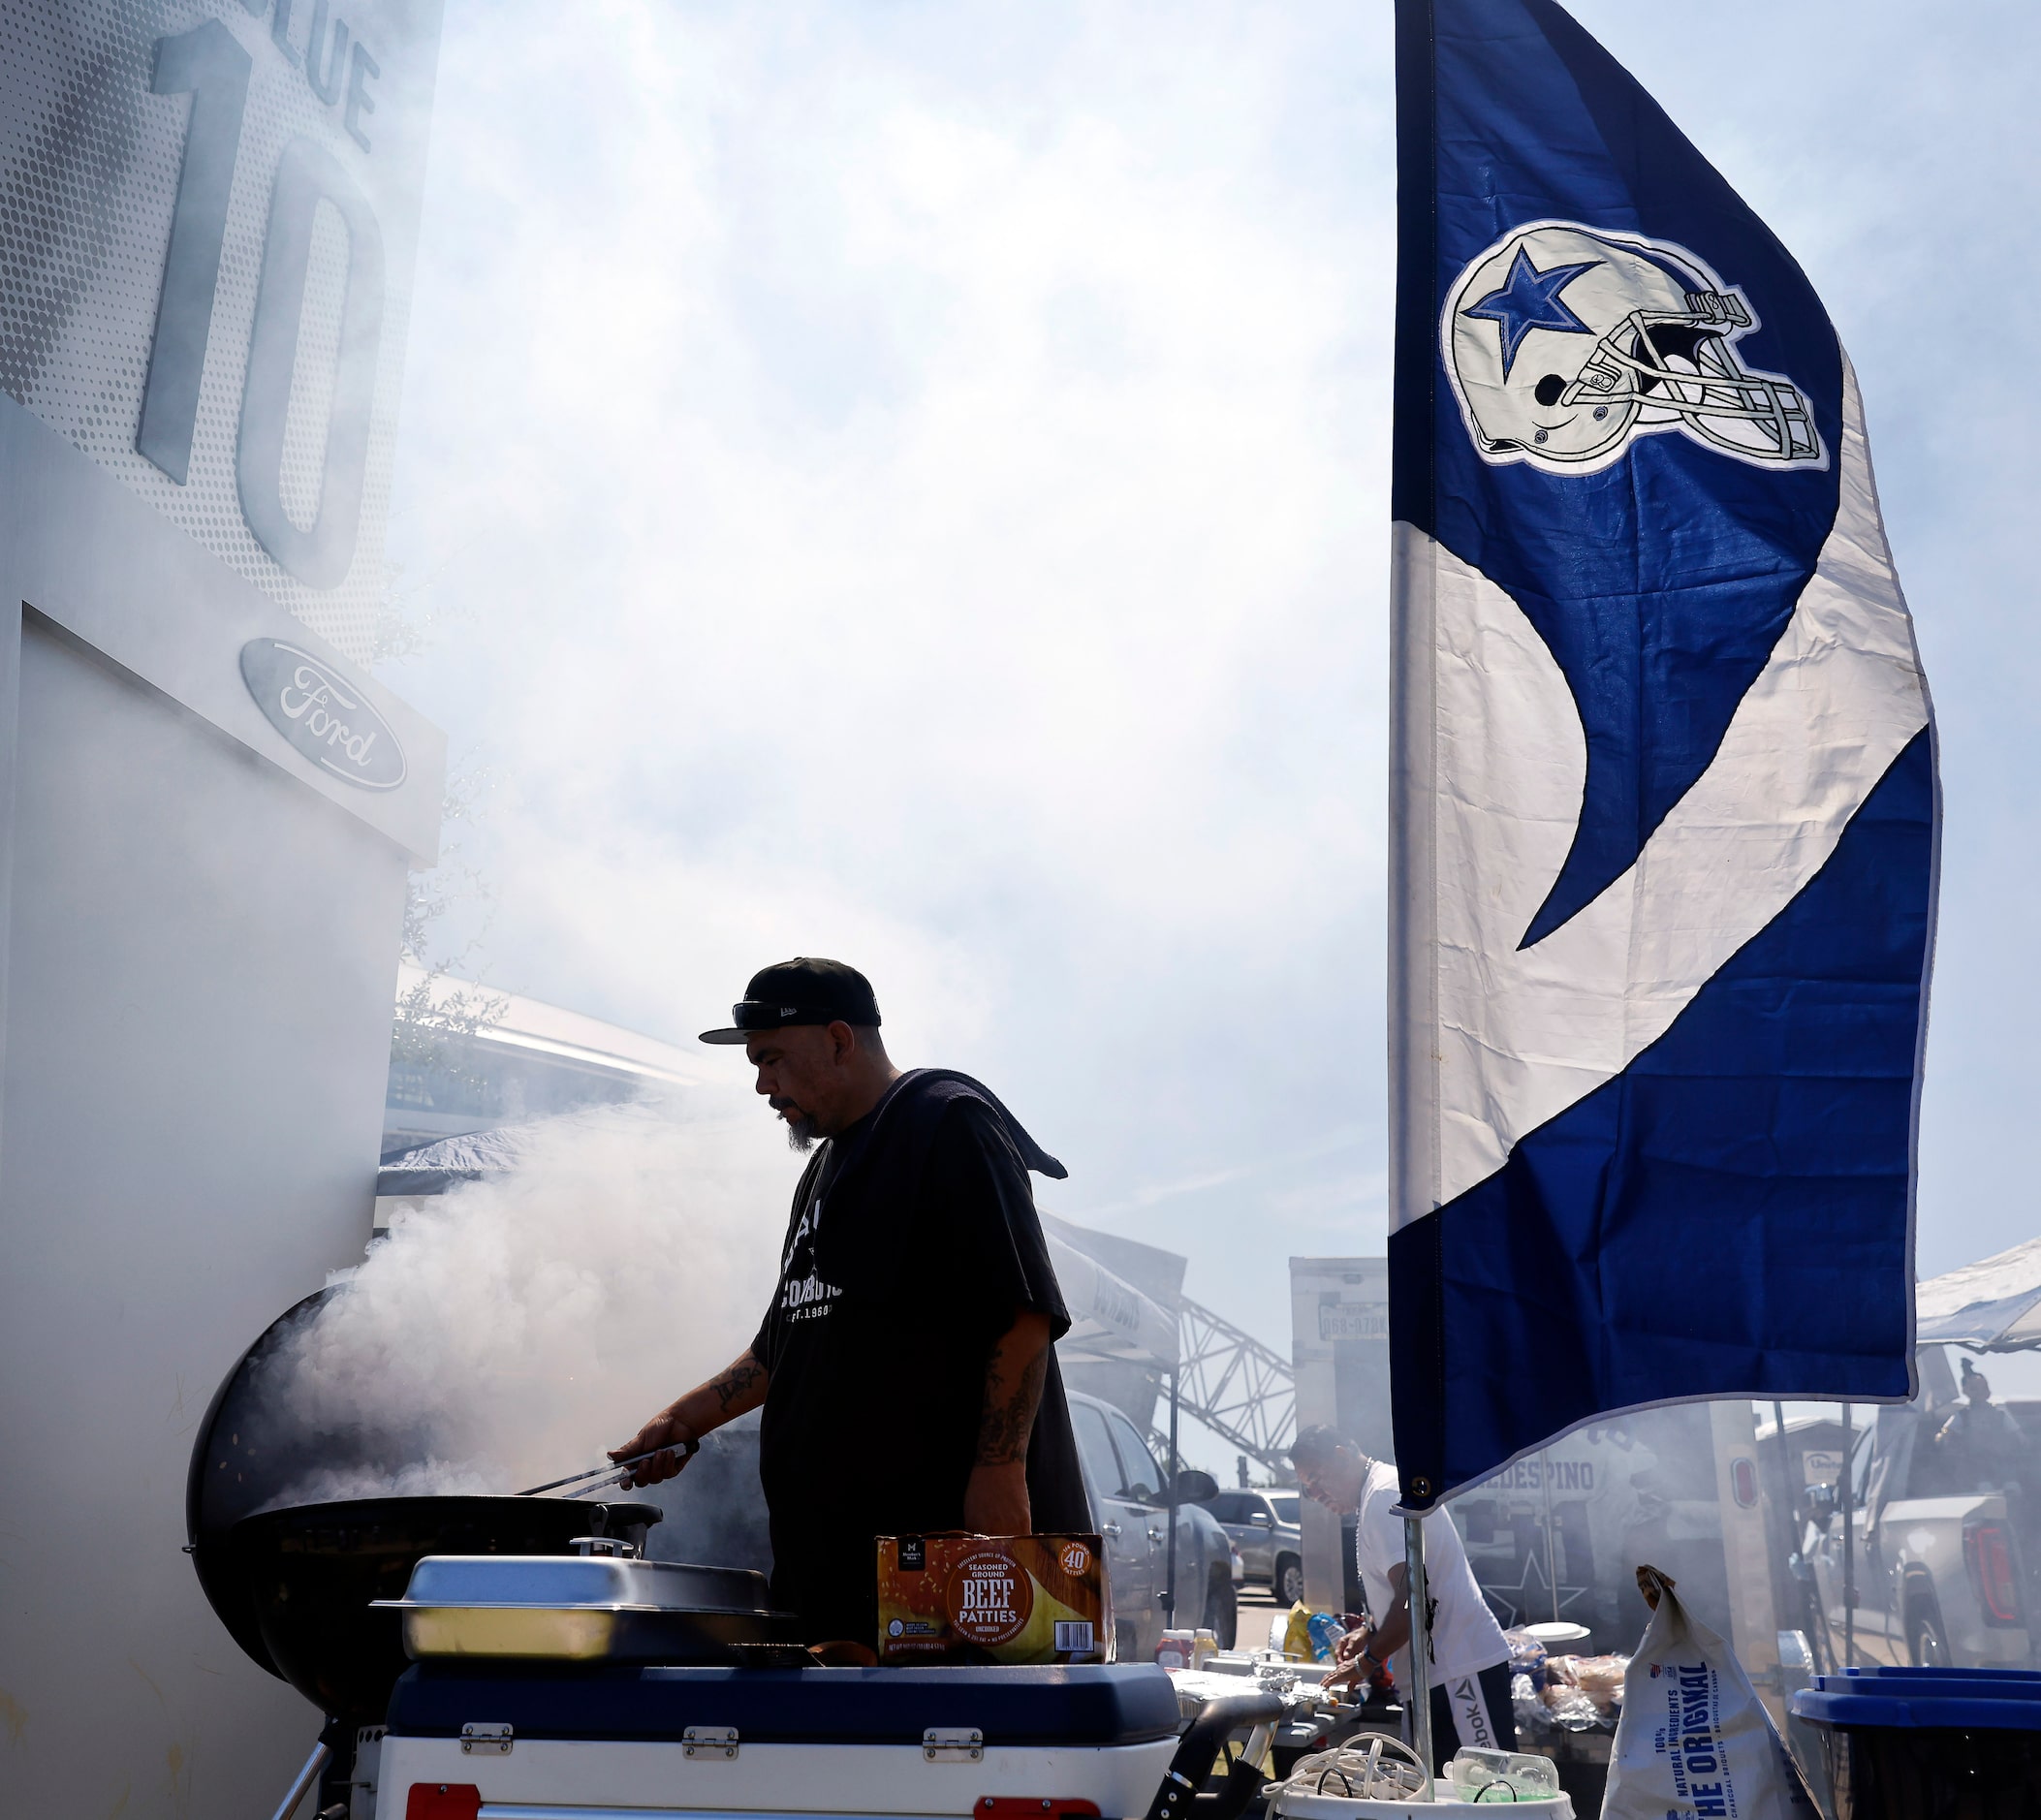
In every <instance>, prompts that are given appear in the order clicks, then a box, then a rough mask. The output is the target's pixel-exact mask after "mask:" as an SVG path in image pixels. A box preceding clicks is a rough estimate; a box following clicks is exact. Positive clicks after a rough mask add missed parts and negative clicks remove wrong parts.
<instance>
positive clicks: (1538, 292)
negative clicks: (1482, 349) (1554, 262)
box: [1460, 245, 1602, 379]
mask: <svg viewBox="0 0 2041 1820" xmlns="http://www.w3.org/2000/svg"><path fill="white" fill-rule="evenodd" d="M1601 263H1602V262H1601V261H1600V260H1598V259H1589V260H1584V261H1582V263H1581V264H1580V265H1578V266H1554V267H1553V268H1552V269H1551V270H1550V271H1540V270H1539V269H1538V268H1537V267H1535V266H1533V265H1532V264H1531V263H1530V255H1529V254H1528V253H1526V252H1525V251H1524V250H1523V246H1522V245H1519V246H1518V248H1517V256H1516V257H1515V258H1514V259H1512V260H1511V261H1510V275H1509V276H1508V277H1507V278H1505V279H1504V280H1503V281H1502V289H1501V290H1499V291H1491V292H1490V293H1489V294H1488V296H1487V297H1485V298H1482V299H1481V300H1480V301H1479V302H1478V303H1475V304H1473V305H1471V306H1470V307H1468V308H1466V309H1463V310H1461V311H1460V314H1461V315H1462V316H1473V317H1477V318H1479V319H1480V320H1481V321H1483V322H1491V323H1495V324H1497V325H1499V326H1500V328H1501V329H1502V376H1503V378H1505V379H1507V378H1508V377H1509V376H1510V366H1511V363H1512V362H1513V361H1515V360H1516V358H1517V350H1518V349H1519V348H1520V347H1522V346H1523V337H1524V336H1525V335H1527V334H1529V333H1530V331H1531V330H1532V329H1554V330H1555V331H1556V332H1558V333H1560V334H1564V335H1586V334H1592V333H1593V332H1594V331H1593V330H1592V329H1589V328H1588V327H1587V325H1586V323H1584V322H1583V321H1582V320H1581V319H1580V318H1579V317H1578V316H1576V315H1575V314H1574V313H1573V312H1572V311H1571V310H1570V309H1568V308H1567V307H1566V300H1565V299H1564V298H1562V297H1560V296H1559V293H1560V292H1561V291H1563V290H1565V288H1566V287H1567V286H1568V285H1569V284H1571V283H1572V282H1573V281H1574V280H1575V279H1576V278H1578V277H1579V276H1580V275H1581V273H1582V272H1584V271H1592V270H1593V269H1594V268H1595V267H1597V266H1599V265H1600V264H1601Z"/></svg>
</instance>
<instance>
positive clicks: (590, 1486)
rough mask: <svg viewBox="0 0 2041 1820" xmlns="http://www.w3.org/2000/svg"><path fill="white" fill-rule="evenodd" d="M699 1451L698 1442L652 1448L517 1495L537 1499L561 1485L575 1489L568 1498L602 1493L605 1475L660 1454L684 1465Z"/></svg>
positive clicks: (591, 1467)
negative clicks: (673, 1458) (591, 1492)
mask: <svg viewBox="0 0 2041 1820" xmlns="http://www.w3.org/2000/svg"><path fill="white" fill-rule="evenodd" d="M701 1451H702V1443H701V1442H700V1441H677V1442H675V1443H673V1444H672V1445H671V1446H667V1447H654V1448H650V1449H648V1450H647V1451H646V1452H644V1453H643V1454H633V1455H632V1456H631V1457H630V1459H612V1460H608V1461H605V1462H604V1463H603V1464H602V1465H600V1466H590V1467H589V1468H588V1470H587V1471H586V1472H570V1473H569V1474H568V1475H567V1476H566V1478H564V1479H550V1480H548V1481H547V1482H546V1484H544V1485H535V1486H533V1487H532V1488H531V1490H530V1491H519V1492H518V1494H517V1495H518V1496H519V1497H537V1496H539V1495H540V1493H542V1492H545V1491H558V1490H559V1489H560V1487H562V1486H563V1485H571V1486H574V1487H576V1488H577V1489H576V1490H575V1491H569V1492H568V1493H567V1495H568V1496H569V1497H582V1496H585V1495H586V1494H587V1493H588V1492H590V1491H602V1490H603V1489H604V1488H603V1479H604V1475H605V1474H607V1473H620V1472H623V1471H624V1470H626V1469H627V1468H628V1467H631V1466H635V1465H638V1464H639V1463H640V1462H641V1461H643V1460H647V1459H654V1458H656V1457H657V1456H658V1455H660V1454H678V1455H679V1456H680V1458H681V1461H682V1463H683V1464H684V1463H685V1462H686V1461H688V1460H690V1459H694V1457H695V1456H696V1455H697V1454H699V1453H700V1452H701ZM583 1480H586V1481H588V1483H586V1484H582V1481H583ZM616 1483H617V1484H618V1485H621V1484H622V1483H623V1481H622V1480H621V1479H619V1480H617V1481H616Z"/></svg>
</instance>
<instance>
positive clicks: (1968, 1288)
mask: <svg viewBox="0 0 2041 1820" xmlns="http://www.w3.org/2000/svg"><path fill="white" fill-rule="evenodd" d="M1913 1308H1914V1321H1915V1326H1916V1332H1915V1338H1916V1341H1917V1343H1918V1344H1920V1345H1923V1346H1931V1345H1954V1346H1968V1347H1971V1348H1973V1349H1975V1350H1977V1351H1980V1352H2020V1351H2024V1350H2025V1349H2026V1348H2027V1347H2030V1346H2041V1239H2028V1240H2026V1242H2025V1244H2018V1245H2015V1246H2014V1247H2013V1248H2012V1249H2011V1250H2010V1251H2001V1252H1999V1254H1998V1255H1997V1256H1996V1257H1993V1258H1985V1259H1982V1260H1980V1261H1979V1262H1978V1263H1976V1264H1966V1265H1964V1266H1963V1267H1962V1270H1960V1271H1948V1272H1947V1273H1945V1274H1944V1275H1941V1276H1931V1277H1930V1278H1929V1279H1928V1280H1927V1281H1926V1282H1925V1283H1920V1284H1917V1285H1916V1286H1915V1289H1914V1292H1913Z"/></svg>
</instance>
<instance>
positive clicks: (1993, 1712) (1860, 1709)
mask: <svg viewBox="0 0 2041 1820" xmlns="http://www.w3.org/2000/svg"><path fill="white" fill-rule="evenodd" d="M1792 1708H1793V1714H1794V1716H1795V1717H1796V1718H1802V1719H1806V1720H1808V1721H1810V1722H1811V1723H1813V1724H1815V1725H1833V1726H1837V1727H1839V1728H1842V1729H1844V1730H1848V1729H1851V1728H1857V1727H1863V1728H1872V1727H1888V1726H1889V1727H1893V1728H1897V1729H1905V1730H1922V1729H1933V1730H1940V1731H1965V1732H1969V1731H1998V1732H2041V1673H2037V1672H2035V1671H2034V1670H2031V1669H1970V1668H1853V1669H1844V1670H1843V1671H1842V1673H1841V1674H1839V1675H1817V1676H1815V1677H1814V1678H1813V1679H1812V1680H1811V1681H1810V1682H1809V1683H1808V1684H1807V1685H1806V1686H1805V1687H1804V1688H1803V1689H1801V1690H1800V1692H1798V1693H1796V1694H1795V1695H1794V1696H1793V1702H1792Z"/></svg>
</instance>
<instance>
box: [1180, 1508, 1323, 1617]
mask: <svg viewBox="0 0 2041 1820" xmlns="http://www.w3.org/2000/svg"><path fill="white" fill-rule="evenodd" d="M1301 1495H1302V1494H1301V1493H1299V1492H1296V1491H1220V1492H1218V1493H1216V1494H1215V1495H1214V1496H1211V1497H1209V1498H1207V1499H1205V1500H1204V1503H1205V1508H1206V1509H1207V1510H1209V1511H1210V1512H1211V1514H1212V1515H1213V1516H1214V1517H1215V1518H1217V1519H1218V1522H1219V1527H1220V1528H1221V1529H1223V1530H1225V1531H1226V1533H1227V1535H1228V1537H1230V1538H1231V1540H1232V1542H1233V1546H1234V1547H1235V1548H1237V1549H1239V1550H1240V1561H1241V1564H1242V1565H1243V1566H1244V1567H1245V1569H1246V1575H1245V1577H1246V1578H1247V1579H1248V1580H1251V1581H1253V1582H1255V1583H1256V1584H1257V1585H1264V1586H1268V1587H1270V1588H1272V1590H1273V1591H1274V1593H1275V1596H1276V1597H1277V1598H1278V1599H1279V1600H1281V1601H1282V1603H1283V1604H1285V1605H1295V1604H1296V1603H1297V1602H1298V1600H1300V1599H1301V1598H1303V1513H1302V1511H1301V1510H1300V1508H1299V1505H1298V1499H1299V1497H1300V1496H1301Z"/></svg>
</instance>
